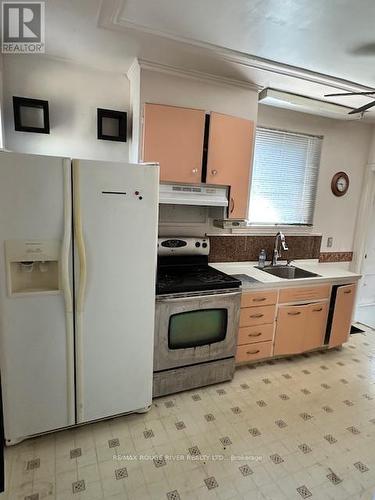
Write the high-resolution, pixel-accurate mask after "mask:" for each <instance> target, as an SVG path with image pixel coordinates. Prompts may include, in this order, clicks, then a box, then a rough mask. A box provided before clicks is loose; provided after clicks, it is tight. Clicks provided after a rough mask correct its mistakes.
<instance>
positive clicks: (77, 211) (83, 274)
mask: <svg viewBox="0 0 375 500" xmlns="http://www.w3.org/2000/svg"><path fill="white" fill-rule="evenodd" d="M72 164H73V187H74V190H73V207H74V210H73V222H74V234H75V239H76V244H77V250H78V258H79V285H78V292H77V302H76V323H75V325H76V398H77V423H81V422H83V421H84V408H83V406H84V404H83V394H84V393H83V337H82V336H83V332H82V326H83V325H82V321H83V319H82V313H83V310H84V301H85V292H86V278H87V264H86V249H85V240H84V237H83V228H82V212H81V196H80V183H79V160H73V163H72Z"/></svg>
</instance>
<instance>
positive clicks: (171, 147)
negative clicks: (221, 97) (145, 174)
mask: <svg viewBox="0 0 375 500" xmlns="http://www.w3.org/2000/svg"><path fill="white" fill-rule="evenodd" d="M204 122H205V112H204V111H203V110H200V109H187V108H179V107H175V106H164V105H161V104H145V107H144V124H143V161H157V162H159V163H160V180H161V181H171V182H192V183H199V182H201V177H202V155H203V139H204Z"/></svg>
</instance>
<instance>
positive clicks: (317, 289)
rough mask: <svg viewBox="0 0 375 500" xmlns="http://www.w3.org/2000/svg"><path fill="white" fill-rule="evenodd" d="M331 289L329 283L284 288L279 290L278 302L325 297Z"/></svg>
mask: <svg viewBox="0 0 375 500" xmlns="http://www.w3.org/2000/svg"><path fill="white" fill-rule="evenodd" d="M330 291H331V286H330V285H321V286H306V287H302V288H285V289H284V290H280V296H279V302H280V303H285V302H298V301H302V300H319V299H327V298H328V297H329V294H330Z"/></svg>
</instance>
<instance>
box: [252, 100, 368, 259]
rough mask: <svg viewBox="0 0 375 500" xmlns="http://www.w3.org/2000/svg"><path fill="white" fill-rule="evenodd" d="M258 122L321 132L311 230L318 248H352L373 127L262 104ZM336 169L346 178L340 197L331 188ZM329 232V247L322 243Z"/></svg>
mask: <svg viewBox="0 0 375 500" xmlns="http://www.w3.org/2000/svg"><path fill="white" fill-rule="evenodd" d="M258 126H264V127H272V128H278V129H282V130H290V131H293V132H305V133H308V134H313V135H323V136H324V139H323V147H322V155H321V162H320V172H319V181H318V192H317V198H316V207H315V216H314V228H313V231H314V233H316V232H319V233H322V234H323V238H322V251H337V252H344V251H352V250H353V238H354V232H355V226H356V217H357V211H358V207H359V201H360V197H361V188H362V178H363V174H364V170H365V166H366V164H367V162H368V157H369V151H370V144H371V138H372V133H373V127H372V126H371V125H369V124H365V123H363V122H359V121H358V120H355V121H343V120H332V119H329V118H322V117H318V116H314V115H308V114H305V113H299V112H296V111H290V110H285V109H280V108H273V107H271V106H265V105H260V106H259V111H258ZM338 171H344V172H346V173H347V174H348V176H349V179H350V187H349V191H348V193H347V194H346V195H345V196H342V197H340V198H338V197H336V196H334V195H333V194H332V192H331V180H332V177H333V175H334V174H335V173H336V172H338ZM329 236H332V237H333V247H331V248H327V246H326V243H327V238H328V237H329Z"/></svg>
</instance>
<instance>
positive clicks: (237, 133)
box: [206, 112, 254, 219]
mask: <svg viewBox="0 0 375 500" xmlns="http://www.w3.org/2000/svg"><path fill="white" fill-rule="evenodd" d="M253 133H254V124H253V122H252V121H250V120H245V119H244V118H237V117H235V116H229V115H222V114H219V113H213V112H212V113H211V117H210V132H209V141H208V157H207V177H206V182H207V183H208V184H220V185H227V186H230V194H229V197H230V201H229V210H228V216H229V217H230V218H240V219H244V218H247V208H248V196H249V193H248V191H249V179H250V169H251V159H252V148H253Z"/></svg>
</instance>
